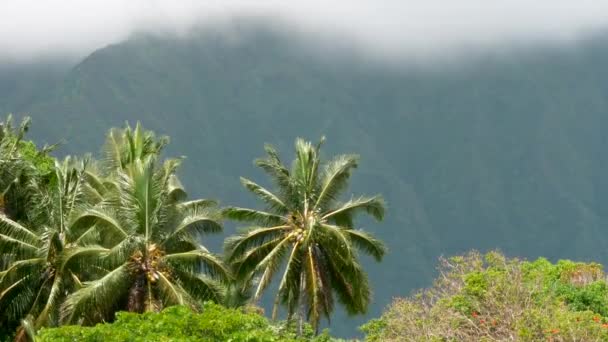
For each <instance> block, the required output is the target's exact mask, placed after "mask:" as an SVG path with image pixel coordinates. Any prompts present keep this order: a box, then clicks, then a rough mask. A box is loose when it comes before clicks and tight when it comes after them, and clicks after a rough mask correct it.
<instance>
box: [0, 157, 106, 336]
mask: <svg viewBox="0 0 608 342" xmlns="http://www.w3.org/2000/svg"><path fill="white" fill-rule="evenodd" d="M87 165H88V161H87V160H83V161H74V160H72V159H71V158H66V159H65V160H64V161H63V162H61V163H60V162H56V165H55V166H54V168H53V172H52V173H51V174H50V175H47V176H45V177H39V178H38V179H30V182H29V184H28V187H29V189H28V190H29V191H30V196H29V197H28V201H27V203H25V204H26V205H27V209H28V219H27V220H22V221H20V222H18V221H16V220H14V219H12V218H11V217H9V216H8V215H7V214H5V213H0V250H2V262H0V267H1V268H0V270H1V271H0V311H1V312H2V313H3V314H2V316H3V317H2V319H3V320H4V321H5V322H6V323H8V322H15V321H16V322H19V320H20V319H23V318H25V317H26V316H31V317H32V318H33V319H34V326H35V327H36V328H39V327H41V326H46V325H56V324H57V323H58V318H59V306H60V303H61V302H62V300H63V299H64V297H65V294H66V293H67V292H69V291H71V290H72V289H73V288H74V286H76V283H77V282H78V280H77V278H76V276H75V275H74V274H73V273H72V272H70V271H69V270H68V269H66V268H65V260H64V257H65V254H64V253H65V251H66V250H67V249H69V247H70V246H71V245H73V244H74V243H77V241H78V236H77V235H75V234H72V233H71V232H70V231H69V227H68V222H69V221H70V218H71V216H72V214H73V213H74V211H75V210H76V208H77V207H78V206H79V205H81V204H82V203H84V202H90V203H94V202H95V198H94V197H93V198H92V197H91V196H90V195H91V194H92V193H93V192H94V189H90V188H88V185H87V183H86V181H85V176H84V175H85V174H86V173H88V170H87Z"/></svg>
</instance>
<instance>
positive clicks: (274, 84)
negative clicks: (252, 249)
mask: <svg viewBox="0 0 608 342" xmlns="http://www.w3.org/2000/svg"><path fill="white" fill-rule="evenodd" d="M235 37H236V38H235ZM237 38H238V39H237ZM332 63H333V62H328V61H324V62H321V61H319V60H317V59H315V58H314V57H313V54H310V53H306V52H305V51H304V50H302V49H301V48H296V47H294V46H293V45H292V44H290V43H289V42H288V41H287V39H283V38H280V37H278V36H276V35H273V34H271V33H269V32H267V31H264V30H261V31H251V32H247V33H244V31H243V32H240V33H238V34H236V35H231V36H230V38H229V39H228V38H227V37H226V36H223V35H219V34H203V35H198V36H196V37H193V38H190V39H181V40H175V39H173V40H172V39H165V38H151V37H138V38H134V39H132V40H129V41H127V42H125V43H121V44H118V45H112V46H109V47H106V48H104V49H101V50H98V51H96V52H94V53H93V54H92V55H90V56H89V57H87V58H86V59H85V60H83V61H82V62H81V63H80V64H78V65H77V66H75V67H74V68H73V69H72V70H71V71H70V72H69V73H67V74H66V75H65V79H64V80H63V81H62V82H60V83H58V85H57V86H56V87H50V88H49V89H45V90H43V91H39V92H37V94H38V95H37V96H35V97H32V99H33V100H32V101H31V102H29V103H23V102H19V103H15V104H14V105H13V106H12V107H9V106H5V107H4V108H3V109H4V110H5V111H14V112H28V113H30V114H31V115H32V116H33V118H34V126H33V128H34V135H33V136H35V137H37V138H38V139H40V140H42V141H47V142H55V141H57V140H58V139H60V138H63V137H66V138H67V139H68V140H69V141H70V144H69V145H67V146H66V148H64V149H63V150H62V153H77V152H83V151H89V150H92V149H95V148H97V146H100V143H101V141H102V140H103V134H104V133H103V132H105V131H106V129H107V128H108V127H110V126H119V125H122V123H123V122H124V121H125V120H130V121H135V120H141V121H142V122H144V123H145V125H146V126H147V127H148V128H150V129H153V130H156V131H158V132H159V133H163V134H168V135H170V136H171V137H172V144H171V145H170V147H169V149H168V153H170V154H172V155H174V154H177V153H179V154H185V155H186V156H187V157H188V159H187V161H186V162H185V163H184V168H183V177H182V178H183V180H184V182H185V183H186V186H187V187H188V188H189V189H191V192H192V194H193V196H195V197H196V196H202V197H211V198H219V199H222V201H223V202H224V203H226V204H234V205H240V206H247V207H251V206H255V202H254V201H253V198H252V197H249V196H248V195H247V194H246V193H245V192H243V191H242V190H241V186H240V184H239V182H238V177H239V176H241V175H248V176H250V177H251V178H255V179H262V177H261V175H260V174H259V173H258V172H259V171H256V170H255V168H254V167H253V165H252V163H251V161H252V160H253V159H254V158H256V157H258V156H260V155H261V152H262V146H263V143H264V142H270V143H273V144H274V145H276V146H278V147H279V148H280V149H281V150H282V151H284V152H285V153H287V152H288V151H291V145H292V141H293V139H294V138H295V137H296V136H304V137H307V138H309V139H312V140H316V139H318V138H319V137H320V136H321V135H327V136H328V137H329V139H330V140H329V141H328V143H327V144H326V146H327V150H326V153H327V154H328V155H330V154H334V153H339V152H356V153H359V154H361V156H362V162H361V165H362V166H361V170H359V171H358V172H357V173H356V174H355V176H354V177H355V179H356V181H354V182H353V184H356V185H357V186H355V188H353V189H352V190H353V192H355V193H370V192H381V193H382V194H383V195H384V197H385V198H386V199H387V202H388V215H387V219H386V220H385V221H384V223H382V224H381V225H379V226H378V225H376V224H374V225H372V224H371V222H370V224H369V226H370V227H378V228H375V229H370V230H372V231H373V233H375V234H376V235H377V236H378V237H380V238H381V239H382V240H384V241H386V242H387V243H388V246H389V248H390V253H389V255H387V257H386V259H385V261H384V262H383V263H382V265H381V267H370V268H369V271H370V274H371V279H372V285H373V287H374V290H375V301H376V304H375V305H374V306H373V308H372V310H371V312H370V316H378V314H379V312H380V310H381V309H382V308H383V307H384V306H385V305H387V304H388V303H389V301H390V299H391V298H392V297H394V296H397V295H405V294H407V293H408V292H409V291H410V290H412V289H414V288H418V287H422V286H425V285H428V283H429V282H430V279H431V277H432V275H433V267H434V266H433V265H435V263H436V260H437V257H438V256H439V255H440V254H446V255H452V254H457V253H459V252H462V251H465V250H468V249H471V248H476V249H480V250H487V249H491V248H500V249H502V250H503V251H504V252H505V253H507V254H508V255H520V256H524V257H536V256H541V255H543V256H547V257H549V258H551V259H555V258H558V257H559V258H572V259H594V260H596V261H599V262H604V263H605V262H607V261H608V250H607V249H606V247H608V236H607V235H606V229H605V227H607V226H608V206H607V205H606V203H607V202H608V201H607V200H606V199H608V177H607V175H608V153H606V150H607V147H608V135H607V134H606V130H607V128H608V77H607V76H608V43H606V42H600V41H594V42H588V43H585V44H583V45H582V46H579V47H577V52H576V53H573V52H571V51H569V50H568V49H563V50H561V49H557V48H547V49H544V50H542V49H539V50H538V51H527V52H525V53H523V52H522V53H521V54H511V55H508V56H502V57H486V58H479V59H476V60H475V61H474V62H469V63H465V66H464V67H458V66H452V67H450V68H443V69H441V70H431V68H427V69H425V70H415V68H412V67H403V68H402V69H401V70H397V72H396V71H395V70H393V69H391V70H389V69H381V68H377V67H373V66H367V65H364V64H361V63H359V62H356V61H348V60H343V61H341V62H340V65H339V67H337V66H336V65H334V64H332ZM23 89H24V91H27V90H28V89H27V88H23ZM9 95H10V94H9ZM6 96H7V95H6V93H2V94H0V99H2V98H4V97H6ZM362 222H364V223H365V221H362ZM229 232H230V230H229ZM217 245H218V246H219V240H218V244H217ZM362 321H363V319H360V320H348V321H346V320H343V319H342V318H341V317H336V319H335V321H334V322H332V327H333V331H335V332H337V333H338V334H340V333H348V334H352V333H353V332H354V327H355V326H357V325H359V323H361V322H362Z"/></svg>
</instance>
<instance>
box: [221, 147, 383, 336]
mask: <svg viewBox="0 0 608 342" xmlns="http://www.w3.org/2000/svg"><path fill="white" fill-rule="evenodd" d="M323 141H324V139H322V140H321V142H319V144H317V145H313V144H311V143H310V142H306V141H304V140H302V139H297V140H296V142H295V152H296V157H295V160H294V161H293V162H292V165H291V168H287V167H286V166H285V165H283V163H282V162H281V160H280V158H279V155H278V153H277V150H276V149H275V148H274V147H272V146H270V145H266V146H265V150H266V154H267V157H266V158H264V159H258V160H256V161H255V164H256V165H257V166H259V167H260V168H262V169H263V170H264V171H265V172H266V173H267V174H268V175H269V176H270V178H271V179H272V181H273V182H274V185H275V186H276V190H277V191H276V192H271V191H270V190H267V189H266V188H264V187H262V186H260V185H258V184H256V183H254V182H252V181H250V180H248V179H245V178H241V182H242V184H243V185H244V186H245V188H247V190H249V191H251V192H252V193H253V194H255V195H256V196H257V197H258V198H259V199H260V200H261V201H263V202H264V203H265V205H266V210H255V209H247V208H237V207H232V208H228V209H226V210H225V212H224V213H225V216H226V217H228V218H230V219H234V220H238V221H244V222H250V223H252V224H254V226H252V227H249V228H247V229H245V230H244V231H243V232H242V233H241V234H239V235H237V236H235V237H232V238H229V239H228V240H227V241H226V245H225V249H226V254H227V259H228V261H229V262H230V263H231V264H232V265H233V268H234V273H235V276H236V277H237V279H240V280H241V281H243V282H244V283H247V280H248V279H254V278H255V277H256V276H257V277H259V278H257V279H255V282H257V284H256V286H255V291H254V300H257V299H259V298H260V296H261V295H262V293H263V291H264V290H265V289H266V288H267V287H268V285H269V284H270V283H271V280H272V279H273V276H274V275H275V274H276V273H281V276H280V282H279V288H278V292H277V294H276V297H275V304H274V308H273V319H274V318H276V316H277V310H278V306H279V304H282V305H284V306H285V307H286V308H287V314H288V319H291V318H292V317H293V315H294V314H295V313H296V312H297V311H299V316H300V319H302V318H303V317H306V318H307V319H308V320H309V321H310V323H311V324H312V325H313V327H314V328H315V329H318V324H319V321H320V319H321V318H322V317H326V318H327V319H328V320H329V318H330V315H331V313H332V311H333V309H334V303H335V299H334V295H335V296H336V297H337V300H338V302H339V303H340V304H342V305H343V306H344V307H345V308H346V310H347V312H348V313H349V314H360V313H364V312H365V311H366V309H367V307H368V304H369V302H370V296H371V289H370V285H369V282H368V279H367V275H366V273H365V272H364V271H363V269H362V266H361V264H360V263H359V258H358V251H361V252H364V253H367V254H369V255H371V256H372V257H374V258H375V259H376V260H377V261H380V260H381V259H382V257H383V256H384V254H385V252H386V248H385V246H384V245H383V244H382V242H381V241H379V240H377V239H375V238H374V237H373V236H372V235H371V234H369V233H367V232H364V231H362V230H360V229H357V228H356V226H355V224H354V218H355V216H356V215H357V214H358V213H365V214H369V215H371V216H372V217H373V218H375V219H377V220H382V219H383V217H384V211H385V209H384V202H383V200H382V198H381V197H380V196H373V197H350V199H348V200H346V201H342V200H341V199H343V197H344V196H343V195H344V193H345V192H346V190H347V187H348V181H349V178H350V175H351V172H352V170H353V169H354V168H356V167H357V164H358V159H359V158H358V156H356V155H339V156H336V157H335V158H333V159H332V160H330V161H328V162H323V161H322V160H321V158H320V156H319V151H320V148H321V145H322V143H323Z"/></svg>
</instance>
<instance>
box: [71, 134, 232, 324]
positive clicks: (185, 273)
mask: <svg viewBox="0 0 608 342" xmlns="http://www.w3.org/2000/svg"><path fill="white" fill-rule="evenodd" d="M153 141H154V137H153V136H152V135H150V134H148V133H146V132H145V131H143V129H141V127H140V126H139V125H138V126H137V127H136V129H135V130H134V131H132V130H131V129H130V128H129V127H127V128H126V129H125V130H123V131H112V132H111V133H110V135H109V137H108V144H107V145H106V151H107V154H108V156H107V158H108V160H106V164H108V165H109V166H107V169H108V170H107V172H108V173H109V178H108V179H106V180H105V181H103V182H102V183H103V184H104V186H105V189H106V190H107V192H106V194H105V195H104V199H103V201H101V202H100V203H98V204H97V205H95V206H90V207H88V208H84V209H83V210H82V211H81V212H80V213H79V214H78V215H77V216H76V217H75V218H74V220H73V221H72V224H71V231H73V232H82V231H86V232H88V233H87V234H88V235H90V236H91V239H90V240H89V241H90V242H89V243H88V244H85V245H83V244H81V246H79V247H77V248H74V249H72V250H71V253H72V254H73V255H81V256H87V257H86V258H83V257H81V258H78V259H77V260H83V261H86V262H82V263H72V265H71V267H72V269H75V272H78V273H80V274H83V280H84V281H83V286H82V288H81V289H79V290H78V291H76V292H74V293H73V294H71V295H70V296H69V297H68V298H67V299H66V301H65V303H64V305H63V307H62V318H63V321H64V322H69V323H83V324H93V323H96V322H99V321H104V320H111V319H112V318H113V314H114V312H116V311H118V310H129V311H132V312H143V311H158V310H160V309H162V308H164V307H167V306H170V305H177V304H183V305H189V306H191V307H198V306H199V305H200V304H201V303H202V301H204V300H215V301H220V300H221V298H222V296H223V292H224V287H223V286H222V284H223V283H224V282H226V281H227V280H228V277H229V276H228V270H227V269H226V268H225V267H224V265H223V264H222V261H221V260H220V259H219V258H218V257H216V256H215V255H213V254H212V253H210V252H209V251H208V250H207V249H206V248H205V247H204V246H202V245H201V244H200V242H199V239H200V235H201V234H205V233H215V232H220V231H221V230H222V226H221V223H220V219H221V213H220V211H219V210H218V209H217V203H216V202H215V201H213V200H204V199H198V200H191V201H187V200H186V193H185V191H184V189H183V187H182V186H181V184H180V182H179V180H178V178H177V176H176V174H175V173H176V170H177V168H178V167H179V165H180V160H178V159H167V160H165V161H164V162H160V161H158V159H159V156H158V154H159V153H160V149H161V148H162V146H163V145H164V143H159V144H156V143H153ZM149 147H152V148H149ZM86 274H88V275H89V276H88V278H85V276H84V275H86Z"/></svg>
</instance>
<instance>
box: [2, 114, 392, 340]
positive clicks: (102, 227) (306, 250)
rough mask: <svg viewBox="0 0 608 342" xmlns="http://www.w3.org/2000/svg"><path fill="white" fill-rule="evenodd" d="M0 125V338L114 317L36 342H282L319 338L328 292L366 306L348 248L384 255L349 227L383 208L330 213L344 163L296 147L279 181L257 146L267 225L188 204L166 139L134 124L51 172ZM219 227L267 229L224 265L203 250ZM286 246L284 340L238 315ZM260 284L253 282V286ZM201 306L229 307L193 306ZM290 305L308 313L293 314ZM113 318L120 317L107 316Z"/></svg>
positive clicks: (376, 201) (359, 202)
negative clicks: (272, 186)
mask: <svg viewBox="0 0 608 342" xmlns="http://www.w3.org/2000/svg"><path fill="white" fill-rule="evenodd" d="M0 126H1V128H2V129H1V130H0V133H1V135H0V163H1V165H2V172H1V173H0V176H1V177H0V186H1V189H2V193H1V194H2V196H1V197H0V199H2V201H1V202H0V204H1V206H0V247H1V254H0V312H2V315H1V317H0V324H1V325H0V328H1V332H2V334H3V336H0V338H1V339H5V338H9V337H10V338H14V339H15V340H18V341H25V340H28V339H32V338H34V336H35V335H36V331H38V330H40V328H43V327H57V326H60V325H65V324H78V325H80V326H92V325H95V324H98V323H103V322H112V321H113V320H114V319H117V321H116V323H114V325H108V324H102V325H97V326H96V327H95V328H81V327H65V328H60V329H58V330H52V329H50V330H45V332H44V333H43V335H42V337H41V338H42V340H54V339H59V340H64V339H65V340H71V339H76V340H80V339H83V340H91V341H97V340H99V341H102V340H125V339H127V337H128V336H132V337H133V338H135V339H136V340H142V341H148V340H166V339H167V338H170V339H173V340H183V337H185V336H190V337H191V339H192V340H197V339H198V338H199V337H200V338H202V339H203V340H209V341H214V340H226V339H227V340H234V341H267V340H270V341H274V340H282V339H288V340H289V339H296V337H297V338H306V336H308V337H311V336H312V335H315V336H316V335H318V332H319V326H318V324H319V319H320V316H321V315H324V316H325V317H327V318H328V319H329V318H330V315H331V313H332V307H333V304H334V303H333V297H332V291H335V292H336V293H337V295H338V300H339V301H340V302H341V303H343V304H344V305H345V306H346V307H347V308H348V309H349V312H350V313H352V314H359V313H363V312H365V310H366V309H367V306H368V305H369V297H370V293H371V289H370V287H369V285H368V281H367V276H366V274H365V273H364V272H363V269H362V267H361V265H359V263H358V261H357V258H356V251H355V247H358V248H361V249H363V250H364V251H365V252H367V253H370V254H372V255H373V256H375V257H376V258H377V259H378V260H379V259H380V258H381V257H382V255H383V254H384V247H383V245H382V243H381V242H380V241H378V240H376V239H374V238H372V237H371V236H370V235H368V234H367V233H365V232H363V231H361V230H355V229H354V227H355V226H354V224H353V218H354V215H355V214H356V213H357V212H359V211H362V212H367V213H370V214H372V215H373V216H374V217H375V218H377V219H382V217H383V214H384V208H383V205H382V204H383V203H382V200H381V199H380V197H371V198H357V199H351V200H347V201H345V202H340V200H341V197H342V196H341V193H342V192H343V191H344V190H345V189H346V185H347V181H348V179H349V176H350V173H351V170H352V169H353V168H355V167H356V166H357V158H356V157H354V156H339V157H337V158H335V159H334V160H332V161H330V162H329V163H327V164H324V163H322V162H321V160H320V157H319V155H318V153H319V148H320V145H318V146H316V147H313V146H312V145H311V144H310V143H308V142H305V141H303V140H301V139H298V140H297V141H296V155H297V157H296V162H295V163H294V168H293V169H292V171H291V174H290V172H289V171H287V169H285V168H284V166H283V165H282V164H280V162H279V160H278V155H277V153H276V151H275V150H274V149H272V148H270V147H267V151H268V153H269V156H270V157H269V159H267V160H261V161H258V164H259V165H260V166H262V167H263V168H264V169H265V170H267V171H268V172H269V173H270V174H271V175H273V176H275V178H276V180H278V187H279V193H280V194H281V195H280V196H275V195H273V194H272V193H271V192H270V191H269V190H266V189H264V188H262V187H260V186H259V185H257V184H255V183H253V182H251V181H247V180H243V182H244V184H245V186H246V187H247V188H248V189H249V190H251V191H253V192H254V193H256V194H257V195H259V196H261V197H262V199H264V200H265V201H266V202H267V204H270V205H272V213H266V212H263V211H257V210H252V209H242V208H228V209H224V210H222V209H221V208H219V206H218V203H217V201H215V200H210V199H194V200H188V198H187V193H186V191H185V189H184V187H183V186H182V184H181V182H180V181H179V179H178V177H177V170H178V168H179V166H180V164H181V159H170V158H167V159H164V160H163V159H161V155H162V153H163V150H164V148H165V146H166V145H167V143H168V138H167V137H160V138H157V137H156V136H155V135H154V133H152V132H150V131H146V130H144V129H143V128H142V127H141V125H139V124H138V125H137V126H136V127H135V128H134V129H132V128H131V127H130V126H128V125H127V126H126V127H125V128H124V129H112V130H110V131H109V133H108V135H107V142H106V144H105V146H104V148H103V151H104V155H103V158H102V159H101V160H99V161H97V160H95V159H93V158H92V157H90V156H86V157H85V158H83V159H77V158H74V157H66V158H65V159H64V160H63V161H61V162H60V161H57V160H54V159H53V158H52V157H50V156H49V154H48V153H49V151H50V148H44V149H41V150H38V149H37V148H36V146H35V145H34V144H33V143H32V142H30V141H24V140H23V138H24V135H25V133H26V132H27V130H28V126H29V120H28V119H26V120H25V121H24V122H23V124H22V125H21V127H19V128H13V126H12V119H11V118H10V117H9V119H8V120H7V121H6V122H4V123H2V124H1V125H0ZM300 194H303V195H300ZM309 205H310V206H309ZM302 215H303V216H302ZM224 216H225V217H228V218H234V219H240V220H249V221H251V220H253V221H255V222H257V223H259V224H269V225H270V226H271V228H266V227H259V228H255V229H253V230H252V232H253V233H254V235H252V234H251V232H250V233H247V234H245V235H239V236H236V237H229V238H228V239H227V246H228V248H227V249H228V251H229V255H228V257H227V260H226V262H225V261H224V260H223V258H222V257H221V256H218V255H215V254H213V253H211V252H210V251H209V250H208V249H207V248H205V247H204V246H203V245H202V244H201V242H202V238H203V237H204V236H205V235H206V234H208V233H218V232H221V231H222V219H223V218H224ZM283 233H285V234H283ZM288 245H292V249H291V252H290V254H291V258H290V262H289V263H288V264H287V271H286V274H287V275H284V276H283V280H282V282H281V285H280V287H279V295H280V296H281V297H282V298H284V299H283V300H282V301H281V304H283V305H285V306H286V307H287V308H288V311H289V314H288V317H287V321H286V323H284V324H283V325H285V326H289V327H290V329H291V328H292V327H294V326H295V320H294V318H299V324H297V331H296V334H295V335H293V334H291V331H292V330H293V329H292V330H289V329H286V328H280V325H270V324H269V323H268V322H267V321H266V319H265V318H263V317H262V316H260V315H257V314H254V313H245V312H243V311H242V310H243V309H242V308H243V307H245V305H246V304H247V303H248V302H249V298H248V297H249V296H248V295H247V293H248V291H249V288H250V287H252V286H255V287H256V288H257V289H256V292H255V296H254V298H253V299H254V300H256V301H257V299H258V298H259V296H260V295H261V293H262V291H264V290H265V289H266V287H267V285H268V284H269V283H270V281H271V279H272V275H273V273H274V271H275V270H276V269H277V267H278V266H279V264H280V262H281V261H282V256H283V255H284V254H285V252H286V250H287V246H288ZM232 270H234V273H233V272H232ZM260 272H261V273H262V278H261V279H257V278H255V277H254V275H256V274H257V273H260ZM292 273H293V274H292ZM277 298H278V297H277ZM208 301H212V302H215V303H218V304H224V305H226V306H230V307H235V309H227V308H224V307H221V306H219V305H218V304H210V303H208V304H206V305H205V306H204V307H203V303H205V302H208ZM174 306H177V307H176V308H170V307H174ZM296 306H300V307H302V308H306V310H307V311H306V312H304V311H300V312H298V313H297V315H296V314H295V310H294V309H293V308H294V307H296ZM166 308H169V309H167V310H165V311H163V313H162V314H158V315H154V314H146V315H143V316H138V315H137V314H141V313H144V312H145V313H156V312H159V311H162V310H163V309H166ZM201 310H202V313H201V314H197V312H201ZM120 311H128V312H130V313H131V314H127V313H123V314H119V315H118V316H116V314H117V312H120ZM223 316H225V317H223ZM274 316H276V315H273V320H274V319H275V317H274ZM180 317H181V319H183V320H182V321H181V322H180V323H179V324H177V323H176V322H178V321H180ZM218 320H222V321H221V322H217V321H218ZM304 320H306V321H308V322H310V324H311V325H312V327H311V326H310V325H306V326H305V325H304ZM214 322H216V323H214ZM169 325H171V327H172V328H171V329H168V327H169ZM134 327H138V328H137V329H136V330H133V329H134ZM165 328H167V329H168V330H167V329H165ZM136 331H137V333H136ZM134 334H135V335H134ZM292 335H293V336H292ZM318 338H319V339H320V340H323V339H325V340H327V339H328V338H329V337H328V335H327V333H324V334H323V335H321V336H320V337H318Z"/></svg>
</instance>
